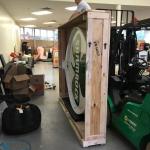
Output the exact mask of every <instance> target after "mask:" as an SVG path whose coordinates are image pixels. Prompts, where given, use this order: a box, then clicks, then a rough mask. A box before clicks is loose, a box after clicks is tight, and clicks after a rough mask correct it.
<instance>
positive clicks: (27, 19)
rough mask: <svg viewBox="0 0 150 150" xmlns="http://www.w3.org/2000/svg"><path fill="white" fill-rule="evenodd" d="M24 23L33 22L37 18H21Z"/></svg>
mask: <svg viewBox="0 0 150 150" xmlns="http://www.w3.org/2000/svg"><path fill="white" fill-rule="evenodd" d="M20 20H22V21H33V20H36V18H21V19H20Z"/></svg>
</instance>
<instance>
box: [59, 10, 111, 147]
mask: <svg viewBox="0 0 150 150" xmlns="http://www.w3.org/2000/svg"><path fill="white" fill-rule="evenodd" d="M82 15H83V16H82ZM82 15H80V16H79V17H77V18H76V19H75V20H72V21H71V22H68V23H66V24H65V25H63V26H61V27H59V49H60V51H59V52H60V54H59V57H60V58H59V60H60V62H59V63H60V66H62V62H63V61H64V59H65V54H66V49H67V44H68V43H67V42H68V40H69V35H70V32H71V30H72V29H73V27H76V26H78V27H81V29H83V31H84V34H85V35H86V39H87V53H86V79H85V80H86V82H85V84H86V85H85V87H86V88H85V90H86V91H85V94H86V96H85V122H75V121H74V120H73V119H72V118H71V116H70V114H69V112H68V111H67V110H66V108H64V106H63V105H62V104H61V105H62V106H63V109H64V112H65V114H66V116H67V118H68V120H69V122H70V124H71V126H72V128H73V129H74V131H75V133H76V135H77V137H78V139H79V141H80V142H81V144H82V146H83V147H88V146H91V145H97V144H105V143H106V118H107V88H108V67H109V43H110V13H108V12H105V11H90V12H87V13H84V14H82ZM84 26H85V27H84ZM59 71H60V77H59V79H60V80H59V82H60V97H61V98H63V97H65V96H68V93H67V86H66V79H65V74H64V71H63V69H62V68H60V69H59Z"/></svg>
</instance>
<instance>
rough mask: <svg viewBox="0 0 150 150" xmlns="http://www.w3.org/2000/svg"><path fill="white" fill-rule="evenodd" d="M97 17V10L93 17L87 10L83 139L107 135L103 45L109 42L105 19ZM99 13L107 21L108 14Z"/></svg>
mask: <svg viewBox="0 0 150 150" xmlns="http://www.w3.org/2000/svg"><path fill="white" fill-rule="evenodd" d="M98 16H99V15H98V12H96V15H95V13H93V18H92V12H89V17H90V18H88V33H87V45H88V48H87V57H86V59H87V60H86V64H87V70H86V108H85V139H89V138H90V137H93V136H96V135H99V136H101V135H102V136H103V137H106V118H107V88H108V85H107V83H108V81H107V80H108V56H109V55H108V54H109V53H108V50H109V49H108V48H107V52H106V50H104V46H103V45H104V43H107V46H108V45H109V44H108V42H109V40H108V39H109V32H108V30H109V29H110V26H109V25H108V24H106V23H105V19H98ZM100 16H102V18H107V20H108V18H109V14H107V13H106V14H105V13H104V14H102V15H100ZM107 23H108V22H107ZM104 24H105V28H104ZM104 30H105V31H104ZM106 32H108V34H107V33H106ZM104 34H105V35H104ZM104 37H105V38H104ZM103 38H104V39H103ZM89 44H90V46H89Z"/></svg>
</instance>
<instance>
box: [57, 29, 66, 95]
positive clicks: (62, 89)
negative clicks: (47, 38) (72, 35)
mask: <svg viewBox="0 0 150 150" xmlns="http://www.w3.org/2000/svg"><path fill="white" fill-rule="evenodd" d="M58 33H59V36H58V37H59V93H60V97H62V98H63V97H67V96H68V94H67V85H66V82H65V81H66V78H65V72H64V70H63V68H62V62H63V61H64V60H65V55H66V49H67V33H66V30H59V32H58Z"/></svg>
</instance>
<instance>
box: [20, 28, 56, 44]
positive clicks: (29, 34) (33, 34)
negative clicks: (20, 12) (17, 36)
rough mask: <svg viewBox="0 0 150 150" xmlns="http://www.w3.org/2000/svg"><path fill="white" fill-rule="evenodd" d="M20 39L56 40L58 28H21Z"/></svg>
mask: <svg viewBox="0 0 150 150" xmlns="http://www.w3.org/2000/svg"><path fill="white" fill-rule="evenodd" d="M20 32H21V39H35V40H49V41H57V40H58V30H44V29H33V28H21V29H20Z"/></svg>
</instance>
